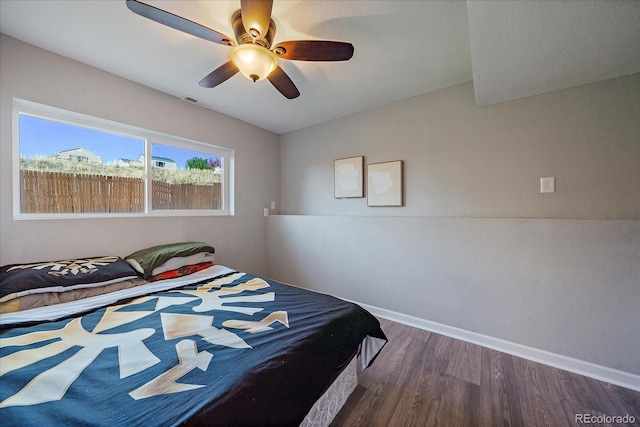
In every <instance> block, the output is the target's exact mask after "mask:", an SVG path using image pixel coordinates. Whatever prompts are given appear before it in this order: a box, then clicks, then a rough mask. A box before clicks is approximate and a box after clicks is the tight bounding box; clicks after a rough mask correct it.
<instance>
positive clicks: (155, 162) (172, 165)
mask: <svg viewBox="0 0 640 427" xmlns="http://www.w3.org/2000/svg"><path fill="white" fill-rule="evenodd" d="M138 162H140V164H144V154H140V157H138ZM151 167H154V168H163V169H167V170H172V171H174V170H176V169H178V166H177V165H176V162H175V160H172V159H168V158H166V157H158V156H151Z"/></svg>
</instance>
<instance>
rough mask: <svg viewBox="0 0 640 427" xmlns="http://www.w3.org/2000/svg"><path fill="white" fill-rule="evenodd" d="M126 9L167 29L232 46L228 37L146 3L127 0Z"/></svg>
mask: <svg viewBox="0 0 640 427" xmlns="http://www.w3.org/2000/svg"><path fill="white" fill-rule="evenodd" d="M127 7H128V8H129V10H131V11H132V12H133V13H137V14H138V15H140V16H143V17H145V18H148V19H151V20H152V21H156V22H159V23H160V24H164V25H166V26H167V27H171V28H174V29H176V30H179V31H182V32H183V33H187V34H191V35H192V36H196V37H200V38H201V39H205V40H209V41H212V42H214V43H219V44H223V45H230V44H232V42H231V40H232V39H231V38H230V37H229V36H226V35H224V34H222V33H219V32H217V31H216V30H212V29H211V28H207V27H205V26H203V25H200V24H197V23H195V22H193V21H190V20H188V19H186V18H183V17H181V16H178V15H174V14H173V13H170V12H167V11H165V10H162V9H158V8H157V7H153V6H150V5H148V4H146V3H142V2H139V1H137V0H127Z"/></svg>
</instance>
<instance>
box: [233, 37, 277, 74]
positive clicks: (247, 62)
mask: <svg viewBox="0 0 640 427" xmlns="http://www.w3.org/2000/svg"><path fill="white" fill-rule="evenodd" d="M231 62H232V63H233V65H235V66H236V67H238V69H239V70H240V72H241V73H242V75H243V76H245V77H246V78H248V79H249V80H252V81H254V82H256V81H258V80H263V79H265V78H267V76H268V75H269V74H271V72H272V71H273V70H275V69H276V67H277V66H278V58H277V57H276V55H275V53H273V52H271V51H270V50H269V49H266V48H264V47H262V46H260V45H257V44H253V43H246V44H241V45H238V46H235V47H234V48H233V49H232V50H231Z"/></svg>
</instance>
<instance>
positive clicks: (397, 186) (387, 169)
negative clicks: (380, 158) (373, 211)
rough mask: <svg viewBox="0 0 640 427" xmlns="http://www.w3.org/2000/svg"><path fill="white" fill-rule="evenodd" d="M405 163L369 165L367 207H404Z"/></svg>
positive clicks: (396, 161) (400, 161)
mask: <svg viewBox="0 0 640 427" xmlns="http://www.w3.org/2000/svg"><path fill="white" fill-rule="evenodd" d="M403 179H404V162H403V161H402V160H394V161H391V162H382V163H372V164H370V165H367V206H372V207H375V206H404V186H403Z"/></svg>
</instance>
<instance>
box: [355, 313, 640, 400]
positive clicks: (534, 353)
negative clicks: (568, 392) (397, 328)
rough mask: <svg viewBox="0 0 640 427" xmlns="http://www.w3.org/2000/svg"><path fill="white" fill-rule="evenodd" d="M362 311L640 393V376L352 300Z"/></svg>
mask: <svg viewBox="0 0 640 427" xmlns="http://www.w3.org/2000/svg"><path fill="white" fill-rule="evenodd" d="M352 302H354V303H356V304H358V305H359V306H361V307H362V308H364V309H366V310H368V311H370V312H371V314H373V315H375V316H378V317H382V318H384V319H388V320H392V321H394V322H398V323H403V324H405V325H408V326H413V327H415V328H419V329H424V330H426V331H430V332H435V333H437V334H440V335H445V336H448V337H451V338H455V339H459V340H462V341H466V342H470V343H472V344H477V345H479V346H482V347H487V348H490V349H493V350H497V351H501V352H503V353H507V354H511V355H513V356H518V357H522V358H524V359H527V360H531V361H533V362H538V363H542V364H544V365H549V366H553V367H554V368H558V369H563V370H565V371H569V372H573V373H576V374H579V375H584V376H585V377H589V378H593V379H596V380H599V381H604V382H607V383H610V384H614V385H617V386H620V387H624V388H628V389H631V390H635V391H640V375H635V374H631V373H628V372H623V371H619V370H617V369H612V368H608V367H606V366H602V365H597V364H595V363H591V362H586V361H584V360H579V359H574V358H572V357H567V356H563V355H560V354H556V353H551V352H548V351H545V350H539V349H537V348H533V347H527V346H525V345H522V344H516V343H512V342H510V341H505V340H501V339H498V338H493V337H490V336H487V335H482V334H478V333H476V332H470V331H467V330H464V329H460V328H456V327H453V326H447V325H444V324H442V323H437V322H432V321H429V320H425V319H421V318H418V317H414V316H409V315H406V314H402V313H398V312H395V311H391V310H387V309H384V308H380V307H375V306H372V305H368V304H361V303H359V302H357V301H352Z"/></svg>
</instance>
